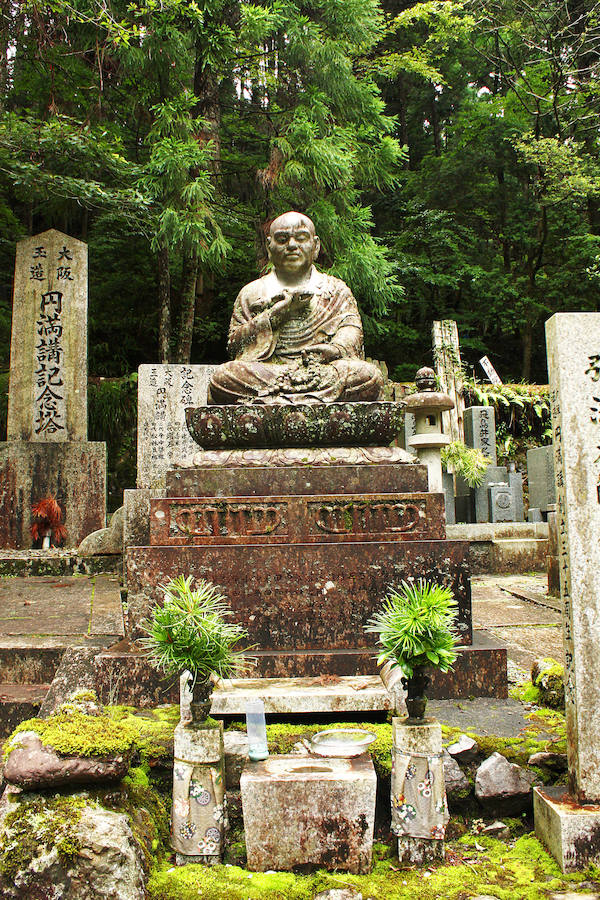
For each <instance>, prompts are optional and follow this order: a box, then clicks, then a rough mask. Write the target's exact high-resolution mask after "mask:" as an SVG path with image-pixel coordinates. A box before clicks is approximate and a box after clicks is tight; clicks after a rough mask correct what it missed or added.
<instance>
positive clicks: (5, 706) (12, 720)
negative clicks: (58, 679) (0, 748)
mask: <svg viewBox="0 0 600 900" xmlns="http://www.w3.org/2000/svg"><path fill="white" fill-rule="evenodd" d="M49 687H50V685H49V684H11V683H3V684H0V741H1V740H4V739H5V738H7V737H8V735H9V734H10V733H11V731H13V730H14V729H15V728H16V727H17V725H18V724H19V723H20V722H22V721H23V720H24V719H33V718H35V717H36V716H37V714H38V712H39V710H40V706H41V705H42V703H43V702H44V698H45V696H46V694H47V693H48V689H49Z"/></svg>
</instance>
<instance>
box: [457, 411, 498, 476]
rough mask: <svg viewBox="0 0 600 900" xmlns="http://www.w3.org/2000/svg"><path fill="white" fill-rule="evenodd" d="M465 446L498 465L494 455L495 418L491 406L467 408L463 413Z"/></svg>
mask: <svg viewBox="0 0 600 900" xmlns="http://www.w3.org/2000/svg"><path fill="white" fill-rule="evenodd" d="M464 423H465V444H466V445H467V447H474V448H475V449H476V450H481V452H482V453H483V454H484V455H485V456H487V458H488V459H491V461H492V465H493V466H496V465H498V457H497V455H496V418H495V414H494V408H493V406H469V407H468V409H465V413H464Z"/></svg>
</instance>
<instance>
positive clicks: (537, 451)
mask: <svg viewBox="0 0 600 900" xmlns="http://www.w3.org/2000/svg"><path fill="white" fill-rule="evenodd" d="M553 455H554V453H553V449H552V444H549V445H548V446H547V447H534V448H533V450H528V451H527V478H528V481H529V509H530V510H534V509H539V510H540V512H541V513H543V514H544V515H547V513H548V508H549V507H551V506H554V504H555V503H556V486H555V481H554V459H553Z"/></svg>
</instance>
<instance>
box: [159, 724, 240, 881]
mask: <svg viewBox="0 0 600 900" xmlns="http://www.w3.org/2000/svg"><path fill="white" fill-rule="evenodd" d="M224 760H225V753H224V749H223V725H222V724H221V723H220V724H219V725H218V727H215V726H214V725H202V724H197V723H194V722H188V723H186V724H183V723H182V722H180V723H179V725H178V726H177V728H176V729H175V747H174V764H173V809H172V824H171V846H172V847H173V850H175V854H176V861H177V865H178V866H182V865H186V864H187V863H203V864H205V865H216V864H217V863H219V862H220V861H221V857H222V854H223V838H224V834H225V828H226V823H227V816H226V810H225V774H224V771H225V763H224Z"/></svg>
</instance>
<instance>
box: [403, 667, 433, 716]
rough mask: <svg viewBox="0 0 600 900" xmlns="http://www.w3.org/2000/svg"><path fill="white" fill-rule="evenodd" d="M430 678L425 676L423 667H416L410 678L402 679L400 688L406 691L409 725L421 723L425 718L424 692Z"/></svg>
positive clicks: (425, 699)
mask: <svg viewBox="0 0 600 900" xmlns="http://www.w3.org/2000/svg"><path fill="white" fill-rule="evenodd" d="M430 681H431V678H430V677H429V675H426V674H425V668H424V666H416V667H415V669H414V670H413V674H412V675H411V677H410V678H403V679H402V686H403V687H404V688H405V689H406V698H405V701H404V702H405V703H406V709H407V712H408V720H409V723H411V724H414V723H416V722H422V721H423V719H424V718H425V708H426V706H427V697H426V696H425V691H426V690H427V686H428V685H429V683H430Z"/></svg>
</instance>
